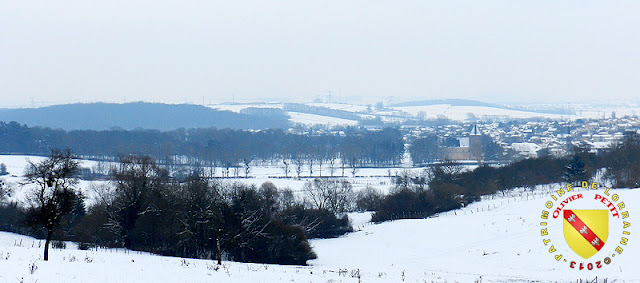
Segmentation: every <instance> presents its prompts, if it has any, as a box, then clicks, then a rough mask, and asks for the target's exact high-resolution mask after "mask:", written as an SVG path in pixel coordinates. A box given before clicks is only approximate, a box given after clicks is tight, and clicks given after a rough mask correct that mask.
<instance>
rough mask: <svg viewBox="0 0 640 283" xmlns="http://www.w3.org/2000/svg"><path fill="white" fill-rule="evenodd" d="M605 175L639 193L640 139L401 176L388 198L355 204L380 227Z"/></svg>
mask: <svg viewBox="0 0 640 283" xmlns="http://www.w3.org/2000/svg"><path fill="white" fill-rule="evenodd" d="M603 169H605V170H604V172H605V173H604V175H603V177H604V180H605V181H608V182H609V183H610V184H611V185H612V187H618V188H620V187H631V188H637V187H640V135H638V134H637V133H635V132H628V133H627V134H626V135H625V136H624V138H623V139H622V140H620V141H619V142H618V143H616V144H615V146H614V147H613V148H612V149H610V150H608V151H604V152H600V153H597V154H596V153H594V152H593V151H591V150H590V148H589V147H588V146H587V145H585V144H581V145H579V146H575V147H574V148H573V149H572V151H571V153H570V155H568V156H566V157H562V158H556V157H552V156H550V155H546V156H542V157H538V158H531V159H525V160H521V161H517V162H513V163H511V164H508V165H505V166H502V167H491V166H487V165H483V166H479V167H477V168H475V169H474V170H472V171H462V170H461V167H459V166H458V165H456V164H452V163H445V164H440V165H437V166H435V167H433V168H432V169H431V170H430V171H427V172H426V173H425V174H423V175H422V176H411V175H410V174H401V175H400V176H397V177H396V185H395V188H394V190H392V191H391V193H389V194H388V195H386V196H381V195H380V194H379V193H378V192H376V191H371V190H370V191H365V192H363V193H361V194H360V195H359V197H358V200H357V203H359V204H360V203H362V207H363V208H367V209H372V210H374V211H375V213H374V215H373V221H376V222H380V221H386V220H392V219H400V218H424V217H428V216H430V215H433V214H435V213H438V212H442V211H448V210H453V209H457V208H459V207H461V206H463V205H465V204H468V203H470V202H473V201H476V200H478V199H480V196H483V195H489V194H494V193H496V192H500V191H505V190H509V189H512V188H516V187H534V186H536V185H539V184H549V183H558V182H569V183H575V182H578V181H582V180H589V179H591V178H593V177H595V176H596V174H597V173H598V172H602V171H603Z"/></svg>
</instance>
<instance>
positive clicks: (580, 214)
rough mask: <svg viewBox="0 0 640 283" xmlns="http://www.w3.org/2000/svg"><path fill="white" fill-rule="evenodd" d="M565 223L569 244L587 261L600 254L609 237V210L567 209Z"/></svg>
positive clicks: (565, 234)
mask: <svg viewBox="0 0 640 283" xmlns="http://www.w3.org/2000/svg"><path fill="white" fill-rule="evenodd" d="M563 222H564V238H565V240H567V244H569V247H571V249H572V250H573V251H574V252H576V253H577V254H578V255H579V256H581V257H583V258H585V259H587V258H590V257H592V256H593V255H595V254H596V253H598V252H599V251H600V249H602V247H603V246H604V244H605V242H606V241H607V237H608V236H609V211H608V210H604V209H572V210H568V209H565V210H564V221H563Z"/></svg>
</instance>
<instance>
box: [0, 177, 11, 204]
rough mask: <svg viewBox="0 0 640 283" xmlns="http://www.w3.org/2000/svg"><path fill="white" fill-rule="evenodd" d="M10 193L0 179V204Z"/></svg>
mask: <svg viewBox="0 0 640 283" xmlns="http://www.w3.org/2000/svg"><path fill="white" fill-rule="evenodd" d="M10 193H11V190H10V188H9V187H8V186H7V185H5V183H4V181H2V180H1V179H0V203H2V201H3V200H4V198H5V197H7V196H9V194H10Z"/></svg>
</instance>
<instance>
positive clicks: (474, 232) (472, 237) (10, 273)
mask: <svg viewBox="0 0 640 283" xmlns="http://www.w3.org/2000/svg"><path fill="white" fill-rule="evenodd" d="M27 159H29V160H31V161H35V162H37V161H39V160H40V159H41V157H32V156H6V155H4V156H0V163H5V164H6V165H7V167H8V171H9V172H10V173H11V174H13V175H15V176H8V177H7V176H4V177H1V178H2V179H4V180H5V182H7V181H8V182H9V183H10V182H17V181H19V180H20V177H19V175H21V174H22V172H23V171H24V166H26V164H27ZM91 162H92V161H83V163H82V165H83V166H87V167H88V166H90V165H89V163H91ZM347 170H348V169H347ZM399 170H412V171H414V172H419V170H421V169H418V168H416V169H402V168H394V169H384V168H370V169H361V170H359V171H358V172H357V176H358V177H356V178H348V179H349V181H351V182H352V183H353V184H354V189H356V190H358V189H362V188H364V187H366V186H374V187H376V188H378V189H381V190H388V189H389V188H390V187H391V178H389V177H388V174H389V173H391V174H392V175H395V174H396V172H397V171H399ZM307 173H308V171H305V172H303V175H304V174H307ZM335 173H336V174H341V172H340V169H338V170H337V171H336V172H335ZM282 174H283V173H282V170H281V169H280V168H279V167H277V166H273V167H268V166H263V167H256V168H255V169H254V170H252V172H251V175H253V176H255V177H254V178H248V179H243V178H240V179H225V180H223V182H234V181H239V182H245V183H249V184H255V185H260V184H261V183H262V182H264V181H271V182H274V183H275V184H276V186H278V187H279V188H283V187H290V188H292V189H294V190H295V191H297V192H300V191H299V190H300V188H301V187H302V185H303V184H304V183H305V182H306V181H307V180H308V179H301V180H297V179H292V178H288V179H286V178H274V177H278V176H281V175H282ZM293 174H295V173H293ZM315 174H318V173H317V172H316V173H315ZM323 174H324V175H327V174H329V172H328V169H324V172H323ZM347 175H350V173H347ZM83 182H84V181H83ZM96 183H97V182H95V181H94V182H84V183H81V184H80V186H81V188H82V189H83V190H87V188H88V186H89V185H91V184H96ZM550 189H551V188H550V187H548V186H539V187H538V188H536V190H535V191H533V192H531V191H525V190H523V189H516V190H514V191H512V192H511V193H509V194H508V195H507V196H501V195H500V196H493V197H487V198H485V200H483V201H480V202H476V203H473V204H471V205H470V206H468V207H466V208H463V209H459V210H456V211H452V212H447V213H443V214H439V215H437V216H436V217H432V218H428V219H419V220H396V221H390V222H385V223H382V224H372V223H371V222H370V219H371V213H370V212H365V213H350V214H349V217H350V220H351V223H352V225H353V226H354V229H355V231H356V232H353V233H350V234H348V235H344V236H342V237H339V238H335V239H316V240H311V244H312V246H313V248H314V251H315V252H316V253H317V255H318V259H316V260H312V261H309V262H308V263H309V266H304V267H301V266H278V265H264V264H246V263H234V262H224V264H223V265H222V266H220V267H217V266H216V264H215V262H213V261H211V260H195V259H182V258H175V257H162V256H157V255H152V254H147V253H138V252H134V251H125V250H121V249H119V250H116V249H100V250H97V251H96V250H91V251H81V250H78V249H77V248H76V245H74V244H72V243H69V244H67V249H63V250H52V251H51V254H50V260H49V261H48V262H44V261H43V260H42V248H40V247H39V245H41V244H42V243H41V242H40V240H36V239H33V238H30V237H26V236H21V235H16V234H11V233H5V232H2V233H0V282H358V280H357V278H355V277H357V274H360V277H361V279H362V282H402V281H403V279H404V282H474V281H480V280H482V282H569V281H572V282H575V281H576V280H577V279H583V280H584V279H593V278H595V277H596V276H597V277H598V278H600V279H602V278H608V279H609V282H640V269H638V268H636V267H635V265H636V264H637V262H640V250H638V248H637V245H636V244H635V241H636V239H635V237H634V235H635V232H634V229H633V228H634V225H636V224H635V223H634V217H635V215H638V213H640V210H639V208H638V207H640V189H620V190H616V193H618V194H619V195H620V196H621V198H622V199H623V200H624V201H625V203H626V204H627V208H628V209H629V212H630V215H631V218H630V219H631V221H632V223H633V224H632V226H631V227H630V228H629V230H630V231H631V236H630V241H629V245H628V246H627V247H626V248H625V251H624V253H623V255H621V256H620V257H619V258H618V257H616V258H615V261H614V264H612V265H609V266H605V268H603V269H600V270H597V271H595V270H594V271H588V272H587V271H576V270H571V269H569V268H568V267H567V266H566V265H565V264H562V263H558V262H556V261H555V260H554V259H553V257H551V256H550V254H549V253H548V252H547V249H548V247H545V246H544V245H543V243H542V238H541V236H540V227H539V226H538V225H539V222H540V221H539V219H540V211H541V210H542V209H543V207H544V203H545V201H546V200H547V199H550V198H549V196H550ZM21 195H23V193H20V190H18V191H17V192H15V193H14V195H13V196H12V198H15V200H21V198H22V196H21ZM90 198H91V196H89V201H90ZM34 266H35V268H36V269H35V270H34V269H33V267H34ZM32 271H33V272H32ZM614 280H619V281H614Z"/></svg>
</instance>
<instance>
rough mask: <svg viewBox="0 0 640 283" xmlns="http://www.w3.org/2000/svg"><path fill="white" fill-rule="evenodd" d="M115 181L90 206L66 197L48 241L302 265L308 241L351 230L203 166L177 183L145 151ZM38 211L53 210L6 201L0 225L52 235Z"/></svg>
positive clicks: (287, 197)
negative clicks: (210, 174) (216, 176)
mask: <svg viewBox="0 0 640 283" xmlns="http://www.w3.org/2000/svg"><path fill="white" fill-rule="evenodd" d="M112 179H113V184H114V187H112V186H96V187H94V188H93V190H94V192H95V193H96V194H97V195H98V197H97V198H96V199H95V202H94V203H92V204H91V205H90V206H88V207H87V208H86V209H85V207H84V202H83V198H82V195H80V194H74V197H67V198H65V200H64V203H66V204H70V207H71V208H70V209H69V210H68V211H65V212H68V213H65V216H64V218H62V219H60V220H57V219H56V220H54V221H53V222H56V223H57V224H59V225H58V226H57V227H56V229H55V231H53V233H52V235H51V237H50V238H52V239H53V240H69V241H77V242H81V243H85V244H87V243H88V244H91V245H99V246H104V247H125V248H129V249H133V250H139V251H148V252H152V253H156V254H162V255H171V256H180V257H191V258H204V259H216V258H221V257H224V258H226V259H229V260H234V261H240V262H259V263H277V264H296V265H304V264H306V261H307V260H309V259H313V258H315V257H316V255H315V254H314V252H313V250H312V249H311V246H310V245H309V243H308V238H324V237H336V236H339V235H342V234H344V233H346V232H349V231H351V227H350V224H349V221H348V219H347V218H346V217H342V218H337V217H336V214H335V213H333V212H330V211H329V210H327V209H326V208H322V207H320V208H317V207H314V206H312V205H310V204H306V203H305V202H303V201H300V200H298V199H296V198H295V197H294V195H293V193H292V192H291V191H290V190H287V189H284V190H278V188H276V187H275V186H274V185H273V184H271V183H264V184H262V185H261V186H260V187H259V188H256V187H255V186H248V185H244V184H233V185H229V186H224V185H221V184H219V183H217V182H212V181H209V180H207V179H205V178H203V177H202V176H201V174H200V173H199V172H198V171H194V172H192V174H191V175H190V176H188V177H187V178H185V179H182V180H176V179H175V178H172V177H171V176H170V175H169V174H168V172H167V170H165V169H164V168H163V167H162V166H159V165H157V164H156V163H155V161H154V160H153V159H152V158H150V157H143V156H128V157H123V158H122V160H121V162H120V163H119V165H118V166H117V168H114V170H113V172H112ZM48 187H51V186H47V185H46V184H45V185H44V186H43V188H44V189H48ZM53 187H55V186H53ZM67 191H69V192H72V190H67ZM56 201H57V200H56V199H55V198H54V199H53V200H52V202H56ZM33 212H38V213H39V215H42V214H45V215H51V213H49V212H48V211H47V210H46V207H45V206H29V207H22V206H20V205H18V204H6V205H1V206H0V228H2V229H4V230H8V231H14V232H21V233H24V232H25V230H26V229H27V227H32V228H36V229H35V230H33V232H31V233H28V234H31V235H34V236H38V237H47V235H48V234H47V231H46V230H47V229H48V226H47V225H46V224H44V225H43V222H42V221H40V222H38V221H32V220H33V219H34V215H36V214H34V213H33ZM36 219H42V218H36ZM45 222H46V221H45ZM29 224H31V225H30V226H27V225H29Z"/></svg>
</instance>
